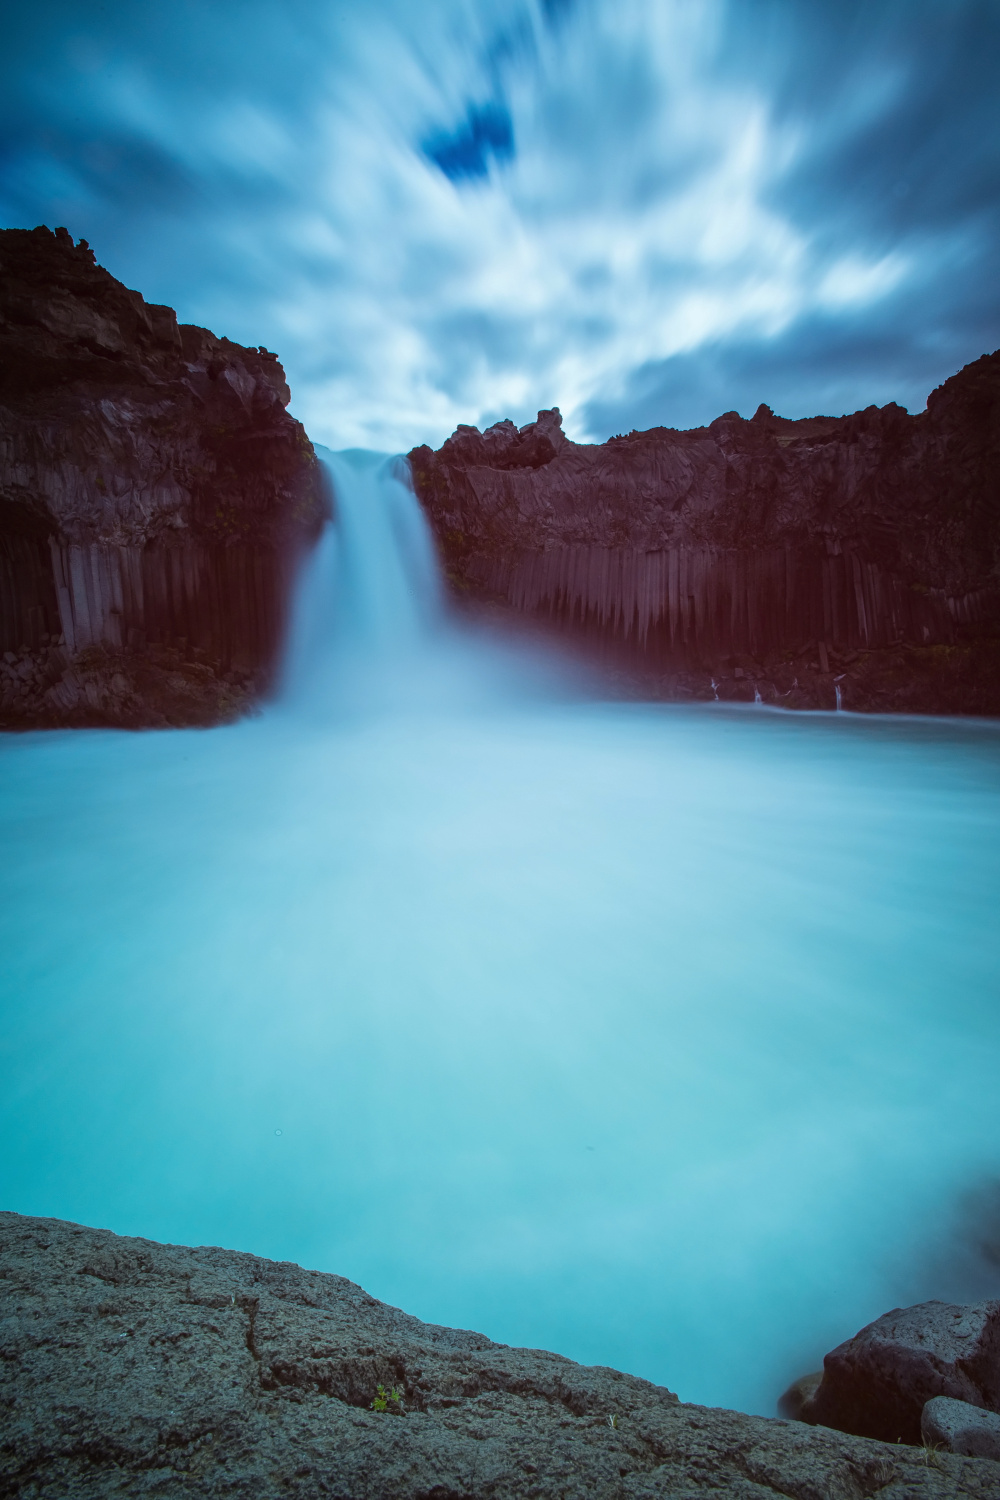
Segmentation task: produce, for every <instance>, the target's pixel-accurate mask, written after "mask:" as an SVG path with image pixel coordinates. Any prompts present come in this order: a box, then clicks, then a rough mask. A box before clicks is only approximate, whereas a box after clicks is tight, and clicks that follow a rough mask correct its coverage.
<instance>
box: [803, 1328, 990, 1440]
mask: <svg viewBox="0 0 1000 1500" xmlns="http://www.w3.org/2000/svg"><path fill="white" fill-rule="evenodd" d="M940 1396H944V1397H948V1398H950V1400H951V1401H952V1402H960V1403H967V1404H968V1405H971V1406H974V1407H980V1408H986V1409H987V1410H989V1411H994V1412H997V1411H1000V1302H978V1303H975V1304H973V1305H972V1306H969V1307H959V1306H954V1305H953V1304H951V1303H948V1302H922V1303H920V1304H919V1305H918V1306H916V1307H907V1308H896V1309H895V1310H894V1311H893V1312H890V1313H886V1314H885V1316H884V1317H881V1318H878V1319H876V1321H875V1322H874V1323H870V1324H869V1325H868V1327H867V1328H862V1330H861V1332H860V1333H858V1334H855V1336H854V1338H852V1339H848V1340H847V1341H846V1343H843V1344H840V1345H839V1346H838V1347H837V1348H836V1349H834V1350H833V1351H832V1352H831V1353H830V1354H828V1355H827V1356H826V1358H825V1360H824V1361H823V1379H822V1381H821V1382H820V1384H819V1386H818V1387H817V1388H816V1391H815V1393H814V1394H813V1395H812V1396H811V1397H810V1398H809V1399H808V1400H807V1401H806V1402H805V1403H804V1405H803V1406H802V1408H801V1412H800V1415H801V1417H802V1419H803V1420H804V1421H807V1422H818V1423H820V1424H822V1425H823V1426H824V1427H835V1428H837V1429H838V1430H839V1431H841V1432H852V1433H858V1434H860V1435H861V1436H863V1437H873V1438H881V1439H882V1440H883V1441H884V1442H887V1443H896V1442H902V1443H919V1442H920V1441H921V1418H922V1414H923V1411H924V1407H925V1405H926V1403H927V1402H929V1401H932V1400H933V1399H934V1398H935V1397H940Z"/></svg>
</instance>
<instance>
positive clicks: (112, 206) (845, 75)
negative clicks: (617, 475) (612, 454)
mask: <svg viewBox="0 0 1000 1500" xmlns="http://www.w3.org/2000/svg"><path fill="white" fill-rule="evenodd" d="M991 49H992V51H991ZM15 53H16V58H15V61H14V62H13V63H8V68H9V69H10V72H9V75H8V76H9V84H10V86H9V88H8V90H7V104H6V106H5V107H4V116H5V118H4V124H5V136H6V141H7V145H6V150H5V155H4V163H3V170H2V175H0V207H2V212H3V215H4V217H5V220H6V222H9V223H26V224H27V223H35V222H39V221H45V222H48V223H50V224H52V223H56V222H58V223H66V224H68V225H69V227H70V228H71V229H72V230H73V231H74V232H75V233H77V234H82V235H85V236H86V238H88V239H89V240H90V241H91V243H92V244H93V245H94V246H95V248H96V250H97V252H98V255H99V257H100V258H101V259H102V261H103V262H104V263H105V264H107V265H108V267H109V269H111V270H112V271H113V272H114V273H115V274H116V275H119V276H121V277H122V278H123V279H124V280H126V281H127V282H129V283H130V284H132V285H135V286H137V287H139V288H140V289H141V290H142V291H143V292H144V293H145V294H146V295H147V296H148V297H149V298H150V299H151V300H160V301H167V302H171V303H172V304H174V305H175V306H177V307H178V309H179V311H180V313H181V316H182V317H183V318H186V319H189V320H194V321H199V322H203V323H206V324H208V325H209V326H211V327H213V328H214V329H215V330H216V331H218V332H223V333H226V334H228V335H230V336H231V337H234V338H237V339H240V340H241V341H245V342H252V343H265V344H267V345H268V346H269V347H272V348H276V349H277V350H278V351H279V352H280V354H281V356H282V358H283V360H284V362H285V365H286V368H287V369H288V372H289V376H290V380H291V383H292V387H293V391H294V393H295V409H296V410H297V412H298V414H299V415H300V416H301V417H302V418H303V420H304V421H305V422H306V425H307V427H308V429H309V431H310V432H311V433H312V434H313V435H314V436H315V437H316V438H317V439H319V440H320V441H323V442H326V443H329V444H331V445H333V446H344V445H349V444H365V445H371V446H377V447H388V448H405V447H408V446H410V445H411V444H412V443H414V442H418V441H423V440H429V441H432V442H437V441H439V440H440V439H441V438H442V437H443V436H445V435H446V434H447V433H448V432H450V431H451V429H452V428H453V427H454V426H455V424H456V423H457V422H459V421H470V422H477V423H479V424H480V425H482V424H483V423H485V422H488V421H490V420H494V419H496V418H498V417H501V416H513V417H514V419H515V420H516V421H521V422H523V421H526V420H529V419H530V418H531V417H532V416H533V415H534V412H535V410H537V408H538V407H539V406H548V405H552V404H558V405H560V406H561V407H562V409H563V411H564V414H565V416H566V420H567V426H568V428H569V429H570V431H571V432H572V433H573V434H574V435H575V436H578V437H581V438H582V437H595V438H600V437H603V436H605V435H606V434H607V432H608V431H617V430H627V429H628V428H629V427H632V426H644V425H649V424H650V423H652V422H662V423H667V424H670V425H686V424H687V423H690V422H693V421H702V420H710V419H711V417H712V416H714V415H716V414H717V413H718V411H719V410H722V409H724V408H732V407H737V408H738V409H745V410H747V411H750V412H752V411H753V409H754V408H755V407H756V405H757V403H758V402H759V401H760V400H767V401H769V402H770V404H771V405H773V406H775V407H776V408H777V409H781V410H784V411H785V412H786V413H787V414H788V415H801V414H805V413H807V412H809V411H814V410H818V409H821V408H823V407H825V408H826V409H828V410H829V409H831V402H832V403H833V405H835V406H838V407H839V409H852V408H854V407H856V406H860V405H865V404H867V403H868V402H869V401H871V400H877V401H883V400H888V399H897V400H900V401H902V402H904V403H907V404H911V405H914V404H917V405H919V404H922V401H923V397H924V395H926V392H927V390H928V389H929V388H930V385H933V384H935V383H936V382H937V381H939V380H940V379H941V378H943V377H944V376H946V375H947V374H949V373H951V371H952V370H953V369H954V368H956V367H957V365H959V364H961V363H962V362H963V361H964V360H966V359H968V358H974V357H976V356H977V355H978V354H980V353H982V352H983V351H984V349H986V348H987V347H989V348H992V347H994V346H995V345H996V344H998V343H1000V294H998V293H997V291H996V289H995V278H994V277H993V276H992V274H991V273H990V264H991V258H992V257H993V256H994V255H995V240H996V232H997V228H998V207H997V195H996V186H997V181H998V179H1000V172H998V166H1000V146H998V144H997V141H998V137H997V133H996V131H995V128H990V125H991V122H992V120H993V113H994V108H995V107H994V105H993V103H992V100H993V99H994V98H995V96H996V85H997V79H996V78H995V76H994V75H995V72H996V59H997V58H998V57H1000V13H998V12H997V11H996V10H995V9H994V8H991V7H989V6H987V5H984V4H978V3H972V0H968V3H966V0H935V3H930V0H909V3H908V4H906V5H902V4H897V3H889V0H875V3H869V4H868V5H864V6H863V5H861V4H860V3H854V0H843V3H840V4H838V5H836V6H835V5H833V4H827V3H825V0H817V3H816V4H815V5H811V6H808V7H803V6H801V5H798V4H796V3H795V0H754V3H753V4H751V3H750V0H657V3H654V0H577V3H573V0H561V3H559V4H555V3H549V4H539V3H535V0H495V3H493V4H490V5H486V4H485V3H474V0H428V3H427V4H426V5H424V6H422V7H420V8H419V9H414V8H413V7H410V6H405V5H403V4H402V3H401V0H371V3H370V4H369V5H368V6H366V7H364V8H361V7H356V6H350V5H347V4H346V3H342V4H340V5H336V4H335V5H332V6H331V5H321V4H319V3H316V0H292V3H290V4H287V5H285V6H283V7H281V8H278V7H277V6H276V5H274V4H273V3H267V4H265V3H262V0H248V3H247V4H246V5H244V6H241V8H240V13H239V19H238V21H236V20H235V19H234V12H233V11H232V9H231V8H230V7H227V6H223V5H222V4H221V0H215V3H211V0H201V3H199V4H197V5H196V4H194V3H193V0H179V3H177V4H173V5H171V6H169V7H168V6H167V5H166V4H165V3H162V0H160V3H157V4H154V5H151V6H148V7H141V8H136V7H129V6H125V5H124V4H119V5H117V6H115V5H109V6H108V7H106V8H103V9H102V10H101V11H96V10H95V11H94V12H93V13H90V14H88V13H87V12H86V11H81V9H80V8H79V7H78V6H74V5H71V4H65V5H55V4H52V3H49V4H43V5H42V6H41V9H40V10H39V12H38V13H37V14H35V15H33V16H32V17H27V18H22V19H21V21H20V23H19V34H18V37H17V45H16V47H15ZM991 56H992V59H993V62H992V64H991V62H990V57H991Z"/></svg>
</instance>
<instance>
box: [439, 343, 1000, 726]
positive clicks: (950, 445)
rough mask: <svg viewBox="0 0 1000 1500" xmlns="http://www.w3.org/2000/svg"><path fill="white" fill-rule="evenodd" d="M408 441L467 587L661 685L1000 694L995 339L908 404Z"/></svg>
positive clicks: (506, 425) (948, 701)
mask: <svg viewBox="0 0 1000 1500" xmlns="http://www.w3.org/2000/svg"><path fill="white" fill-rule="evenodd" d="M410 461H411V467H412V470H413V476H414V484H415V486H416V489H417V493H418V495H419V496H420V499H421V501H422V503H423V505H424V508H425V510H426V511H427V514H428V515H429V517H430V519H431V522H432V524H433V526H434V529H435V532H436V534H437V537H438V541H439V545H440V547H441V550H442V553H443V556H444V559H445V563H446V567H447V569H448V572H449V575H450V577H451V579H452V582H453V585H454V586H455V588H456V591H457V592H458V593H459V594H460V595H464V596H465V597H468V598H472V599H479V600H492V601H494V602H502V603H503V604H505V605H506V606H508V607H509V608H512V609H514V610H517V611H521V612H524V613H526V614H528V615H531V616H534V617H535V618H542V619H546V620H549V621H552V622H553V623H555V624H558V625H559V626H561V627H562V628H563V629H568V630H571V631H572V632H573V633H575V634H576V635H577V636H578V637H580V638H582V639H584V640H586V641H589V642H590V643H591V644H598V645H600V647H601V648H602V650H603V652H604V655H605V659H614V660H617V661H618V662H620V663H624V664H629V665H630V666H631V667H633V668H636V669H638V670H640V671H641V672H642V673H644V674H645V675H646V678H647V680H649V679H650V678H651V677H653V678H655V677H658V678H659V680H660V682H661V684H662V685H663V686H664V688H665V692H666V695H668V696H669V695H671V691H670V690H671V688H673V689H674V691H675V693H676V694H677V695H681V696H682V695H684V694H685V693H692V692H693V693H695V694H696V695H698V696H712V694H713V693H717V694H719V695H720V696H730V697H747V696H752V695H753V694H754V693H755V692H756V693H758V694H759V696H762V697H764V698H771V699H774V700H785V699H788V700H790V702H791V704H792V706H794V705H799V706H803V707H805V706H816V705H817V704H819V705H820V706H830V707H832V706H833V704H834V701H835V689H836V687H837V686H840V687H841V692H842V696H843V697H845V698H850V697H853V699H854V706H857V707H890V708H891V707H904V708H913V707H920V708H929V709H931V710H932V711H972V712H994V713H997V712H1000V657H998V650H997V641H998V637H1000V493H998V491H1000V353H998V354H993V355H987V356H984V357H983V358H982V359H980V360H977V361H976V362H975V363H974V364H971V365H968V366H967V367H966V368H965V369H964V370H962V371H961V372H960V373H959V374H957V375H955V376H953V377H952V378H951V379H950V380H948V381H946V382H945V384H944V385H943V386H941V387H940V388H939V389H938V390H936V391H934V392H933V393H932V394H931V396H930V397H929V399H928V403H927V410H926V411H925V412H923V413H921V414H920V415H918V416H910V415H908V413H907V412H905V411H904V410H902V408H900V407H898V406H895V405H890V406H887V407H883V408H881V409H880V408H877V407H870V408H868V409H867V410H866V411H862V412H857V413H855V414H854V415H853V416H848V417H841V418H833V417H815V418H809V419H805V420H802V421H789V420H785V419H783V418H780V417H776V416H775V415H774V414H773V412H771V411H770V409H769V408H767V407H766V406H761V407H760V408H759V409H758V411H757V413H756V415H755V416H754V417H753V418H752V419H751V420H749V421H744V420H742V419H741V418H740V417H739V416H738V415H737V414H736V413H735V412H729V413H727V414H726V415H724V416H721V417H719V418H717V419H716V420H715V421H714V422H712V423H711V425H710V426H708V427H703V428H695V429H693V430H691V431H675V430H673V429H667V428H654V429H653V430H652V431H650V432H632V433H629V434H628V435H627V436H623V437H615V438H611V439H610V440H609V441H608V442H607V443H603V444H593V445H589V444H578V443H573V442H570V441H569V440H568V439H567V438H566V436H565V434H564V433H563V431H562V424H561V418H560V415H559V412H558V411H548V412H540V413H539V415H538V420H537V422H534V423H531V424H530V425H529V426H527V427H525V428H522V429H521V430H520V431H519V430H518V429H517V428H516V427H515V426H514V425H513V423H511V422H501V423H498V424H496V425H495V426H494V427H491V428H490V429H488V430H487V431H486V432H485V433H480V432H479V431H478V430H477V429H476V428H473V427H459V428H458V430H457V431H456V432H455V433H454V435H453V436H452V437H451V438H449V439H448V440H447V442H445V443H444V444H443V445H442V447H441V448H440V449H439V450H438V451H437V452H433V451H431V450H430V449H429V448H426V447H424V448H417V449H414V451H413V452H412V453H411V454H410ZM915 677H916V678H919V679H920V681H916V682H915ZM713 683H714V686H713ZM925 700H926V701H925Z"/></svg>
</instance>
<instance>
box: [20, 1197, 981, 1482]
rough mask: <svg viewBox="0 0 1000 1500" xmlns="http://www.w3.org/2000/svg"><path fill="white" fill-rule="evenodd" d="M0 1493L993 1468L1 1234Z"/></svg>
mask: <svg viewBox="0 0 1000 1500" xmlns="http://www.w3.org/2000/svg"><path fill="white" fill-rule="evenodd" d="M0 1286H2V1289H3V1302H4V1306H3V1316H2V1321H0V1403H2V1413H3V1418H2V1422H0V1496H4V1497H15V1496H17V1497H19V1500H21V1497H28V1496H32V1497H36V1500H47V1497H52V1500H55V1497H56V1496H58V1497H59V1500H109V1497H113V1496H121V1497H126V1496H127V1497H129V1500H135V1497H142V1496H153V1495H156V1496H161V1497H164V1500H174V1497H177V1500H180V1497H181V1496H183V1497H184V1500H190V1497H192V1496H206V1497H209V1496H210V1497H220V1500H221V1497H223V1496H251V1495H252V1496H253V1497H254V1500H272V1497H273V1500H278V1497H279V1496H280V1497H283V1500H289V1497H290V1500H296V1497H298V1500H316V1497H319V1496H328V1497H331V1500H473V1497H476V1500H485V1497H491V1500H548V1497H552V1500H555V1497H560V1500H575V1497H580V1500H583V1497H587V1500H612V1497H615V1500H654V1497H667V1496H676V1497H680V1496H684V1497H687V1500H693V1497H695V1496H699V1495H706V1496H707V1495H715V1496H718V1495H726V1496H729V1497H732V1500H765V1497H768V1500H774V1497H776V1496H783V1497H786V1500H788V1497H792V1500H819V1497H821V1496H822V1497H824V1500H860V1497H862V1496H869V1495H875V1494H878V1495H880V1496H885V1497H898V1500H903V1497H904V1496H906V1497H917V1496H919V1497H928V1500H930V1497H945V1496H949V1497H954V1496H968V1497H977V1500H996V1497H997V1496H998V1495H1000V1478H998V1475H1000V1470H998V1467H997V1465H995V1464H993V1463H991V1462H989V1461H988V1460H985V1459H976V1458H960V1457H953V1456H951V1455H943V1454H942V1455H938V1454H933V1455H932V1454H930V1453H927V1452H925V1451H924V1450H923V1449H914V1448H901V1447H889V1446H887V1445H884V1444H881V1443H873V1442H869V1441H866V1440H865V1439H863V1438H851V1437H844V1436H842V1435H840V1434H836V1433H832V1432H826V1431H823V1430H822V1429H819V1428H810V1427H807V1426H805V1425H803V1424H801V1423H797V1422H782V1421H768V1420H765V1419H764V1418H759V1417H749V1416H744V1415H742V1414H741V1413H739V1412H730V1411H721V1410H713V1409H711V1408H706V1407H700V1406H688V1405H684V1404H683V1403H680V1402H679V1401H678V1400H677V1398H676V1396H674V1395H672V1394H671V1393H670V1392H669V1391H668V1390H664V1389H663V1388H662V1387H659V1386H655V1385H651V1384H650V1383H649V1382H648V1381H645V1380H638V1379H635V1378H633V1377H632V1376H628V1375H622V1374H619V1373H618V1372H617V1371H615V1370H609V1369H602V1368H593V1369H588V1368H584V1367H583V1366H581V1365H576V1364H573V1363H572V1362H571V1361H570V1360H567V1359H562V1358H560V1357H559V1356H558V1355H555V1354H546V1353H543V1352H541V1351H538V1350H529V1349H511V1348H507V1347H505V1346H504V1345H501V1344H494V1343H491V1342H490V1340H489V1339H486V1338H483V1337H482V1336H481V1335H480V1334H476V1333H468V1332H464V1331H461V1330H456V1329H451V1328H441V1327H436V1326H434V1325H432V1324H427V1323H421V1322H418V1320H417V1319H416V1318H412V1317H408V1316H407V1315H406V1314H405V1313H401V1312H398V1311H397V1310H396V1309H395V1308H391V1307H387V1306H386V1305H385V1304H384V1303H381V1302H376V1301H375V1299H374V1298H372V1297H369V1296H367V1295H366V1294H365V1293H364V1292H363V1291H362V1290H361V1289H360V1288H359V1287H357V1286H354V1285H353V1284H352V1283H351V1282H349V1281H344V1280H343V1279H342V1278H340V1277H338V1276H329V1275H323V1274H320V1273H319V1272H315V1271H304V1270H301V1269H300V1268H299V1267H298V1266H294V1265H288V1264H276V1263H274V1262H271V1261H266V1260H261V1259H259V1258H257V1257H256V1256H252V1255H241V1254H236V1253H234V1252H232V1251H227V1250H215V1249H199V1250H189V1249H184V1248H181V1247H178V1246H170V1245H158V1244H154V1243H152V1242H150V1241H149V1240H139V1239H120V1238H118V1237H117V1236H115V1235H113V1234H109V1233H107V1232H105V1231H102V1230H94V1229H84V1228H81V1227H80V1226H78V1225H74V1224H66V1223H62V1222H60V1221H58V1220H53V1219H29V1218H21V1217H19V1216H18V1215H16V1214H0Z"/></svg>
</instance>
